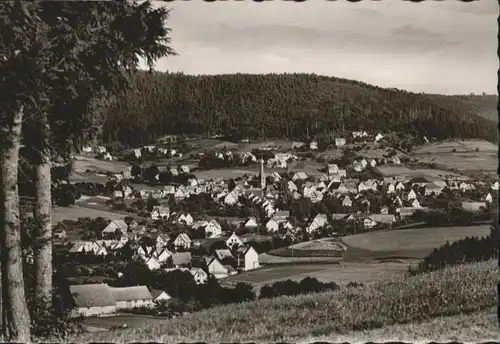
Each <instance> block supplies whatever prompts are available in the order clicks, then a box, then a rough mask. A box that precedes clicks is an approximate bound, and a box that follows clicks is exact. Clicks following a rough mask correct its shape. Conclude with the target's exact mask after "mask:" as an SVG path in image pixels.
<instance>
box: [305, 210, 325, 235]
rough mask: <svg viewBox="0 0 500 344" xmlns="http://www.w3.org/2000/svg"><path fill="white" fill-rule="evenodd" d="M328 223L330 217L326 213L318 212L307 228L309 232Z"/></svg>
mask: <svg viewBox="0 0 500 344" xmlns="http://www.w3.org/2000/svg"><path fill="white" fill-rule="evenodd" d="M327 224H328V218H327V217H326V215H325V214H317V215H316V216H315V217H314V219H313V220H312V221H311V223H310V224H309V226H307V228H306V229H307V232H308V233H312V232H314V231H315V230H317V229H319V228H322V227H324V226H325V225H327Z"/></svg>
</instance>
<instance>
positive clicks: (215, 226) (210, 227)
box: [205, 220, 222, 238]
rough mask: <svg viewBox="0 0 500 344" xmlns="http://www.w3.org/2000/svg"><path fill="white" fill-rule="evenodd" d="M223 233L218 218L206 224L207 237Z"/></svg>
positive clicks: (216, 236) (214, 236) (218, 235)
mask: <svg viewBox="0 0 500 344" xmlns="http://www.w3.org/2000/svg"><path fill="white" fill-rule="evenodd" d="M221 235H222V227H221V225H220V224H219V222H218V221H217V220H210V221H209V222H208V224H207V225H206V226H205V236H206V237H207V238H218V237H220V236H221Z"/></svg>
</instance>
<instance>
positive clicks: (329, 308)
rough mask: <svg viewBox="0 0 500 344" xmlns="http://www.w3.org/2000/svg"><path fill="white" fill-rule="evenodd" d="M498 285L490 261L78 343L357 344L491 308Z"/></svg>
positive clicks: (231, 308) (423, 331)
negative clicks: (392, 330)
mask: <svg viewBox="0 0 500 344" xmlns="http://www.w3.org/2000/svg"><path fill="white" fill-rule="evenodd" d="M497 282H498V268H497V266H496V264H495V262H494V261H489V262H485V263H479V264H473V265H465V266H460V267H455V268H450V269H447V270H443V271H438V272H434V273H430V274H426V275H421V276H417V277H411V278H409V277H405V278H401V279H395V280H391V281H384V282H380V283H376V284H373V285H371V286H369V287H368V286H366V287H364V288H356V289H344V288H343V289H341V290H339V291H336V292H326V293H320V294H310V295H301V296H295V297H280V298H276V299H271V300H258V301H255V302H249V303H242V304H233V305H228V306H221V307H214V308H212V309H208V310H204V311H202V312H198V313H194V314H190V315H187V316H185V317H183V318H181V319H172V320H166V321H165V323H164V324H161V325H155V326H150V327H145V328H142V329H138V330H132V329H131V330H125V331H123V332H114V333H113V332H103V333H89V334H85V335H82V336H80V337H78V338H75V341H76V342H89V341H113V342H131V341H156V342H168V343H173V342H181V341H205V342H211V343H212V342H221V341H232V342H234V341H249V340H252V341H257V342H262V341H277V340H285V341H287V340H288V341H291V340H293V341H297V340H298V339H306V338H309V337H311V336H312V337H321V336H329V338H333V337H332V336H335V335H336V334H351V335H352V336H353V337H352V338H353V339H354V338H356V336H360V335H362V334H360V333H359V332H354V333H353V331H363V330H369V329H376V328H382V327H386V326H391V325H397V324H405V323H406V324H408V323H415V322H421V321H428V320H430V319H432V318H439V317H443V316H451V315H457V314H461V313H466V312H480V311H484V310H489V309H491V308H492V307H493V306H494V305H495V304H496V302H497V301H496V298H497V295H496V294H497V293H496V288H495V285H496V283H497ZM459 321H462V320H459ZM249 322H251V323H252V324H251V325H252V326H249ZM443 325H444V323H443ZM397 328H398V331H399V332H398V331H396V334H398V337H400V338H403V337H408V336H414V335H419V336H420V337H422V336H427V335H432V333H435V332H429V331H428V328H429V327H428V326H426V325H422V327H421V328H420V327H419V326H416V327H415V326H409V327H407V330H405V327H403V326H400V327H397ZM449 330H450V331H449V332H448V333H450V335H451V333H452V329H449ZM382 331H383V330H382ZM443 331H444V330H443ZM383 333H389V332H383ZM443 333H445V331H444V332H443ZM489 333H490V334H491V331H490V332H489ZM72 339H73V338H70V340H72ZM398 339H399V338H398ZM476 339H478V340H480V339H482V338H480V337H476Z"/></svg>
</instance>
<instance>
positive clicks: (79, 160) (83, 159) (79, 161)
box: [74, 156, 129, 173]
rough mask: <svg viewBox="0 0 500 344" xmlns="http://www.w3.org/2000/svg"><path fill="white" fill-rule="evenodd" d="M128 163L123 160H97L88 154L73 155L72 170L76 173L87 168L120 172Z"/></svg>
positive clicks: (104, 171)
mask: <svg viewBox="0 0 500 344" xmlns="http://www.w3.org/2000/svg"><path fill="white" fill-rule="evenodd" d="M128 165H129V164H128V163H126V162H123V161H115V160H113V161H105V160H97V159H95V158H92V157H88V156H75V160H74V171H75V172H76V173H83V172H85V171H87V170H91V171H100V172H103V173H106V172H111V173H121V172H123V171H124V170H125V169H126V168H127V167H128Z"/></svg>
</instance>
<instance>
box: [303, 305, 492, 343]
mask: <svg viewBox="0 0 500 344" xmlns="http://www.w3.org/2000/svg"><path fill="white" fill-rule="evenodd" d="M499 336H500V330H499V328H498V320H497V317H496V309H495V307H492V308H490V309H487V310H485V311H481V312H475V313H472V314H470V313H463V314H460V315H454V316H449V317H440V318H434V319H431V320H428V321H423V322H418V323H410V324H400V325H392V326H387V327H383V328H380V329H373V330H366V331H356V332H350V333H348V334H345V335H333V336H321V337H309V338H307V339H300V340H298V341H296V343H298V344H306V343H313V342H330V343H333V342H335V343H340V342H350V343H361V342H362V343H366V342H370V341H373V340H374V339H376V340H377V342H379V343H380V342H390V341H402V342H410V343H411V342H427V343H429V342H441V343H443V342H449V341H455V342H462V343H463V342H471V343H472V342H474V343H476V342H487V341H492V342H493V341H497V340H498V338H499Z"/></svg>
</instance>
